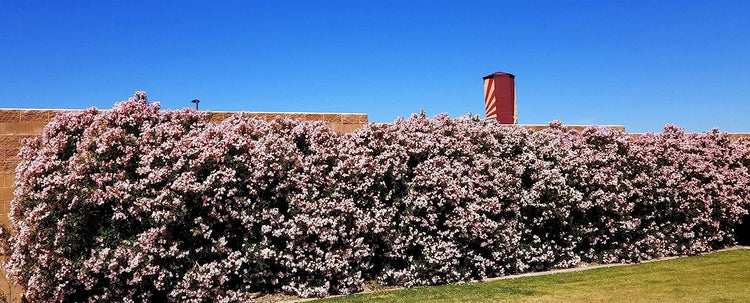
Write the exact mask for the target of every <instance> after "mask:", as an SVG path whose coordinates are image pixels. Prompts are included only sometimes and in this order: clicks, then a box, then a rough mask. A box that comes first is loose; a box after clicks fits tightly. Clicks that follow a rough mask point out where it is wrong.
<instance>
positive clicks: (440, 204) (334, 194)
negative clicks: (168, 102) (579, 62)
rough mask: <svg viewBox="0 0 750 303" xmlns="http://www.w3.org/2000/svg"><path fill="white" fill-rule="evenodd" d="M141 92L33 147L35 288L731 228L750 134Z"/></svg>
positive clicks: (20, 267)
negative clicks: (265, 113)
mask: <svg viewBox="0 0 750 303" xmlns="http://www.w3.org/2000/svg"><path fill="white" fill-rule="evenodd" d="M207 121H208V115H207V114H206V113H199V112H196V111H194V110H180V111H172V110H159V106H158V104H156V103H154V104H149V103H148V102H146V101H145V95H144V94H143V93H138V94H137V95H136V97H134V98H131V99H130V100H128V101H125V102H120V103H117V104H115V106H114V107H113V109H112V110H108V111H98V110H96V109H88V110H84V111H79V112H68V113H63V114H60V115H58V116H56V117H55V118H54V119H53V120H52V121H51V122H50V124H49V125H48V126H47V127H46V128H45V130H44V134H43V135H42V136H41V138H37V139H30V140H28V141H27V142H26V143H25V145H24V147H23V148H22V150H21V152H20V154H19V156H20V160H21V161H20V163H19V165H18V168H17V180H18V181H17V182H16V184H15V196H16V198H15V199H14V200H13V201H12V203H11V212H10V217H11V222H12V229H13V230H12V233H13V235H12V236H11V237H10V240H9V243H8V251H9V253H10V258H9V261H8V262H7V264H6V269H7V272H8V273H9V274H10V275H11V276H12V277H13V278H14V279H15V281H16V282H17V283H18V284H19V285H20V286H22V287H23V288H24V289H25V296H26V297H27V298H29V299H32V300H34V301H49V302H52V301H97V302H104V301H106V302H109V301H116V300H123V301H126V302H134V301H190V302H203V301H221V302H234V301H246V300H252V298H254V297H255V296H256V295H257V293H258V292H275V291H283V292H287V293H293V294H297V295H300V296H303V297H309V296H324V295H327V294H334V293H350V292H354V291H359V290H361V287H362V285H363V284H364V283H365V282H366V281H368V280H378V281H379V282H380V283H383V284H389V285H405V286H414V285H431V284H441V283H450V282H455V281H465V280H470V279H481V278H486V277H493V276H499V275H504V274H511V273H520V272H527V271H534V270H545V269H550V268H566V267H571V266H576V265H577V264H579V263H580V262H606V263H608V262H638V261H641V260H646V259H650V258H655V257H661V256H669V255H679V254H696V253H700V252H705V251H709V250H712V249H717V248H721V247H724V246H727V245H731V244H733V242H734V239H733V228H734V227H735V226H736V225H737V224H739V223H740V218H741V217H742V216H743V215H744V214H746V213H747V207H748V204H749V202H748V201H750V192H749V190H750V142H748V141H746V140H745V141H742V140H740V141H730V140H729V138H728V137H727V135H726V134H724V133H720V132H718V131H712V132H709V133H706V134H687V133H685V132H684V131H682V130H681V129H678V128H676V127H674V126H667V127H665V129H664V132H662V133H660V134H647V135H644V136H641V137H640V138H637V139H636V138H633V137H631V136H629V135H627V134H625V133H623V132H620V131H616V130H612V129H608V128H601V127H591V128H588V129H586V130H584V131H575V130H566V129H565V128H563V127H562V126H561V125H560V124H559V123H557V122H553V123H551V125H550V128H549V129H547V130H544V131H537V132H532V131H529V130H526V129H524V128H521V127H514V126H501V125H492V124H485V123H484V122H481V121H478V120H475V119H471V118H457V119H450V118H448V117H447V116H444V115H440V116H437V117H435V118H431V119H430V118H425V117H423V116H412V117H411V118H409V119H398V120H396V121H395V122H393V123H387V124H369V125H367V126H365V127H363V128H362V129H360V130H358V131H355V132H354V133H350V134H345V135H339V134H337V133H335V132H334V131H332V130H331V129H330V128H328V127H327V126H326V125H325V124H324V123H322V122H300V121H296V120H291V119H288V118H277V119H275V120H273V121H270V122H268V121H265V120H260V119H255V118H249V117H247V116H246V115H242V114H237V115H235V116H233V117H231V118H229V119H227V120H224V121H222V122H220V123H208V122H207Z"/></svg>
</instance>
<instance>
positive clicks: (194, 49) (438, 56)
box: [0, 0, 750, 132]
mask: <svg viewBox="0 0 750 303" xmlns="http://www.w3.org/2000/svg"><path fill="white" fill-rule="evenodd" d="M0 45H2V46H0V71H2V72H1V73H0V107H23V108H50V107H51V108H83V107H89V106H97V107H100V108H108V107H110V106H111V105H112V104H113V103H114V102H115V101H118V100H122V99H125V98H127V97H128V96H130V95H132V93H133V91H135V90H146V91H148V93H149V99H150V100H153V101H156V100H158V101H161V102H162V104H163V106H164V107H168V108H181V107H186V106H191V104H190V103H189V101H190V100H191V99H194V98H199V99H201V100H202V103H201V105H202V106H203V108H206V109H211V110H250V111H315V112H364V113H367V114H369V116H370V120H371V121H377V122H382V121H392V120H393V119H394V118H395V117H397V116H405V115H408V114H409V113H412V112H417V111H419V110H420V108H424V109H426V110H427V112H428V114H430V115H432V114H437V113H440V112H446V113H448V114H450V115H451V116H458V115H461V114H464V113H467V112H473V113H482V112H483V110H484V107H483V106H484V105H483V99H482V97H483V94H482V79H481V77H482V76H484V75H486V74H489V73H492V72H495V71H505V72H510V73H513V74H516V76H517V77H516V88H517V95H518V113H519V122H520V123H546V122H548V121H550V120H554V119H560V120H562V121H563V122H565V123H567V124H589V123H595V124H623V125H626V126H627V128H628V130H629V131H634V132H642V131H658V130H660V129H661V128H662V126H663V125H664V124H665V123H673V124H677V125H680V126H683V127H685V128H687V129H688V130H690V131H705V130H708V129H710V128H712V127H719V128H720V129H722V130H726V131H750V123H749V121H750V1H548V2H547V1H544V2H540V1H498V0H494V1H446V2H443V1H262V2H251V1H238V2H234V3H226V4H224V3H223V4H211V3H209V1H205V2H190V1H174V2H160V3H155V1H75V2H70V3H67V2H66V1H20V0H0Z"/></svg>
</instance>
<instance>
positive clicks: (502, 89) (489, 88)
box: [482, 72, 518, 124]
mask: <svg viewBox="0 0 750 303" xmlns="http://www.w3.org/2000/svg"><path fill="white" fill-rule="evenodd" d="M515 78H516V76H514V75H512V74H509V73H503V72H496V73H493V74H489V75H487V76H484V77H483V78H482V79H484V109H485V113H486V117H487V119H495V120H497V122H498V123H501V124H516V123H517V122H518V115H517V112H516V88H515V82H514V80H515Z"/></svg>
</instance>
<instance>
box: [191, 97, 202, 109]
mask: <svg viewBox="0 0 750 303" xmlns="http://www.w3.org/2000/svg"><path fill="white" fill-rule="evenodd" d="M190 102H192V103H195V110H198V103H201V100H198V99H193V101H190Z"/></svg>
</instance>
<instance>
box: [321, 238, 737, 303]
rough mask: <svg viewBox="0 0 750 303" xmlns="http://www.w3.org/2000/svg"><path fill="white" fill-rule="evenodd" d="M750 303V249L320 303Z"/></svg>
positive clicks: (351, 296)
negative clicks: (504, 302)
mask: <svg viewBox="0 0 750 303" xmlns="http://www.w3.org/2000/svg"><path fill="white" fill-rule="evenodd" d="M497 301H511V302H514V301H523V302H528V301H531V302H750V249H738V250H730V251H723V252H717V253H712V254H708V255H705V256H696V257H688V258H679V259H673V260H666V261H658V262H650V263H643V264H637V265H628V266H618V267H609V268H598V269H592V270H586V271H579V272H569V273H559V274H553V275H544V276H534V277H523V278H516V279H506V280H497V281H492V282H484V283H468V284H454V285H445V286H435V287H417V288H411V289H402V290H393V291H385V292H379V293H371V294H356V295H350V296H344V297H335V298H329V299H325V300H319V301H314V302H497Z"/></svg>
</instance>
